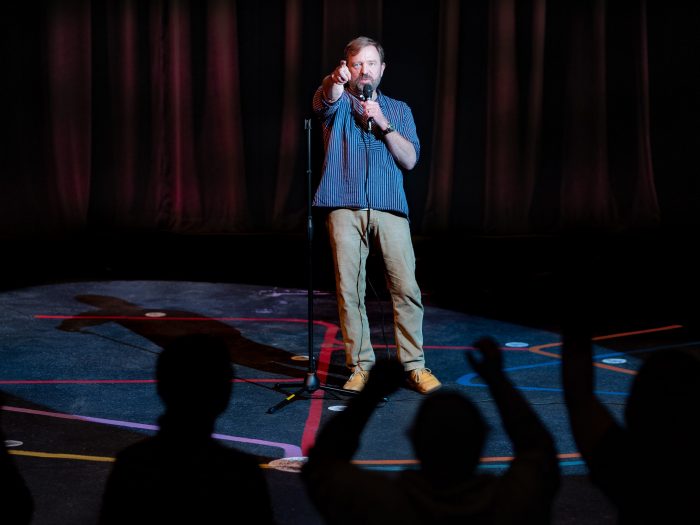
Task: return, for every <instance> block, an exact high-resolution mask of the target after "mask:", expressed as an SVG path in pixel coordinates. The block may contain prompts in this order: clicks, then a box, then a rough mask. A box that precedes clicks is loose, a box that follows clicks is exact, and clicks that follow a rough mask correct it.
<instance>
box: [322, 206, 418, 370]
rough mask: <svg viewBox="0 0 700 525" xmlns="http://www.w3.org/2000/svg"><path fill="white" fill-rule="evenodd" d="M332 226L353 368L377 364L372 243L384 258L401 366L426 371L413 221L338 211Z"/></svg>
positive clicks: (345, 336)
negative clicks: (368, 303)
mask: <svg viewBox="0 0 700 525" xmlns="http://www.w3.org/2000/svg"><path fill="white" fill-rule="evenodd" d="M368 216H369V217H368ZM326 223H327V226H328V232H329V234H330V242H331V249H332V251H333V262H334V266H335V282H336V293H337V296H338V313H339V315H340V327H341V330H342V333H343V342H344V344H345V361H346V364H347V366H348V367H349V368H351V369H354V368H355V367H357V366H359V367H361V368H362V369H363V370H370V369H371V368H372V366H373V365H374V362H375V355H374V350H373V349H372V344H371V342H370V337H369V324H368V322H367V311H366V309H365V290H366V262H367V256H368V255H369V250H370V244H369V243H370V242H372V243H373V244H374V246H375V247H376V248H378V249H379V250H380V251H381V253H382V256H383V259H384V268H385V274H386V279H387V286H388V288H389V292H390V294H391V301H392V304H393V310H394V334H395V338H396V346H397V353H398V357H399V361H401V363H402V364H403V366H404V369H405V370H406V371H410V370H414V369H417V368H425V357H424V354H423V305H422V303H421V294H420V289H419V288H418V283H417V282H416V277H415V272H416V258H415V255H414V253H413V245H412V243H411V232H410V229H409V225H408V219H406V218H404V217H399V216H396V215H393V214H391V213H387V212H382V211H378V210H369V211H368V210H350V209H338V210H334V211H332V212H331V213H330V214H329V215H328V218H327V221H326Z"/></svg>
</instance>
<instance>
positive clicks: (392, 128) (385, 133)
mask: <svg viewBox="0 0 700 525" xmlns="http://www.w3.org/2000/svg"><path fill="white" fill-rule="evenodd" d="M392 131H396V128H395V127H394V126H392V125H391V124H389V125H388V126H387V127H386V129H385V130H384V131H383V132H382V133H383V134H384V135H388V134H389V133H391V132H392Z"/></svg>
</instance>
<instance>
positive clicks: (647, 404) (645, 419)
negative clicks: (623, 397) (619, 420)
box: [625, 350, 700, 447]
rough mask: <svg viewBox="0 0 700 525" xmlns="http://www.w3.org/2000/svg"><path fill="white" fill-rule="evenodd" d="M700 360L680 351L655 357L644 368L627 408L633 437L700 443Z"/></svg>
mask: <svg viewBox="0 0 700 525" xmlns="http://www.w3.org/2000/svg"><path fill="white" fill-rule="evenodd" d="M698 414H700V360H698V359H697V358H696V357H695V356H693V355H691V354H689V353H686V352H683V351H679V350H663V351H659V352H656V353H654V354H653V355H651V356H650V357H649V359H647V360H646V362H645V363H644V364H643V365H642V366H641V368H640V369H639V372H638V374H637V376H636V377H635V379H634V382H633V384H632V389H631V391H630V396H629V399H628V401H627V406H626V408H625V420H626V422H627V428H628V430H629V431H630V433H631V434H632V435H634V436H637V437H638V438H639V439H641V440H644V441H658V440H663V441H672V442H674V443H676V445H681V443H683V442H685V443H694V444H693V447H694V446H696V445H697V443H698V442H700V436H698V422H697V421H698Z"/></svg>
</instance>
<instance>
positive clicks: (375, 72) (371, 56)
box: [347, 46, 386, 94]
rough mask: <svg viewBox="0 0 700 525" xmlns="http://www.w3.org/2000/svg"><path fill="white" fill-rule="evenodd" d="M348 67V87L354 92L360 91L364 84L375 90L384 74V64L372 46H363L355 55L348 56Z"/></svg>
mask: <svg viewBox="0 0 700 525" xmlns="http://www.w3.org/2000/svg"><path fill="white" fill-rule="evenodd" d="M347 62H348V69H350V76H351V78H350V82H349V84H350V89H351V90H352V91H353V92H355V93H358V94H359V93H362V89H363V88H364V87H365V85H366V84H369V85H370V86H372V91H376V90H377V87H379V83H380V82H381V80H382V75H383V74H384V66H385V65H386V64H384V63H382V61H381V59H380V58H379V52H378V51H377V48H376V47H374V46H366V47H363V48H362V49H361V50H360V52H359V53H357V54H356V55H351V56H349V57H348V60H347Z"/></svg>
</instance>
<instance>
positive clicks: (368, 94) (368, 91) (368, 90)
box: [362, 84, 374, 131]
mask: <svg viewBox="0 0 700 525" xmlns="http://www.w3.org/2000/svg"><path fill="white" fill-rule="evenodd" d="M373 91H374V89H373V88H372V86H370V85H369V84H365V85H364V87H363V88H362V96H363V97H364V99H365V100H372V92H373ZM372 124H374V119H373V118H372V117H370V118H368V119H367V131H372Z"/></svg>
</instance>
